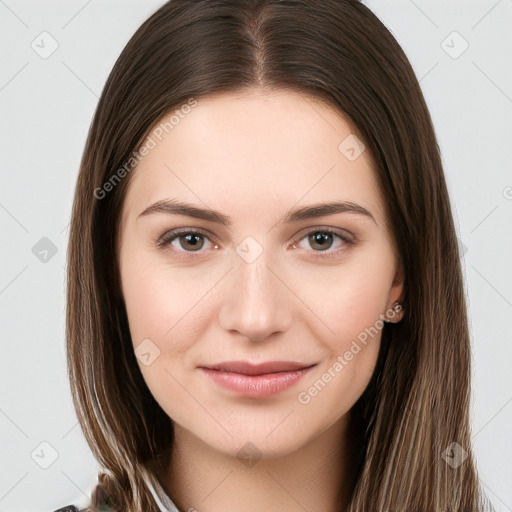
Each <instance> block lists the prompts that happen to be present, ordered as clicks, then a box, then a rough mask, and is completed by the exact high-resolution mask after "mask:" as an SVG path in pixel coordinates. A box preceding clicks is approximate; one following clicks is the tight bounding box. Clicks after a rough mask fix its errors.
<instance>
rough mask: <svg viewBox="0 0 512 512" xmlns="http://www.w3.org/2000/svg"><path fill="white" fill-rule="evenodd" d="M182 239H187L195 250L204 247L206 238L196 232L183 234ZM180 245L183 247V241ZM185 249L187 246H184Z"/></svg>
mask: <svg viewBox="0 0 512 512" xmlns="http://www.w3.org/2000/svg"><path fill="white" fill-rule="evenodd" d="M180 239H181V240H183V239H185V240H186V243H187V244H190V245H191V247H192V249H193V250H198V249H201V248H202V247H203V244H204V240H203V239H202V236H201V235H196V234H188V235H181V236H180ZM180 245H181V246H182V247H183V243H181V242H180ZM183 249H187V247H183Z"/></svg>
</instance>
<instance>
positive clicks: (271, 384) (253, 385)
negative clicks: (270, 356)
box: [201, 366, 313, 398]
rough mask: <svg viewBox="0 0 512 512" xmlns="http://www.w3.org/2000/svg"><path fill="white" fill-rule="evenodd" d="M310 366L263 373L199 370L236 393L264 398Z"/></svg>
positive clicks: (292, 381)
mask: <svg viewBox="0 0 512 512" xmlns="http://www.w3.org/2000/svg"><path fill="white" fill-rule="evenodd" d="M312 368H313V367H312V366H311V367H309V368H303V369H302V370H296V371H293V372H279V373H267V374H264V375H244V374H241V373H234V372H225V371H220V370H212V369H210V368H201V370H203V372H204V373H206V374H207V375H208V376H209V377H210V378H211V379H212V380H213V381H214V382H216V383H217V384H218V385H219V386H221V387H223V388H225V389H228V390H230V391H234V392H235V393H236V394H238V395H242V396H245V397H249V398H265V397H267V396H272V395H276V394H278V393H281V391H284V390H285V389H288V388H290V387H291V386H293V385H294V384H296V383H297V382H299V380H300V379H302V377H303V376H304V375H305V374H306V373H307V372H308V371H309V370H311V369H312Z"/></svg>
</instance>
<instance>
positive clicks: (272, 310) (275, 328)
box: [219, 237, 292, 341]
mask: <svg viewBox="0 0 512 512" xmlns="http://www.w3.org/2000/svg"><path fill="white" fill-rule="evenodd" d="M236 252H237V255H236V256H235V262H234V269H233V271H232V272H231V279H232V281H231V282H232V287H230V289H229V291H228V292H227V296H224V297H223V302H222V307H221V310H220V319H219V320H220V323H221V326H222V327H223V328H224V329H225V330H229V331H238V332H239V333H240V334H242V335H243V336H246V337H248V338H249V339H250V340H251V341H262V340H264V339H266V338H268V337H269V336H270V335H271V334H272V333H273V332H279V331H285V330H287V329H288V328H289V326H290V324H291V314H292V308H291V307H288V306H287V305H289V300H290V297H287V296H286V295H287V293H286V292H287V290H286V287H285V286H284V285H283V283H282V282H281V281H280V279H279V278H277V277H276V275H275V273H278V271H276V270H275V269H274V268H272V267H275V265H273V264H272V262H273V261H274V260H273V258H272V254H271V251H270V250H265V248H264V247H263V246H262V245H261V244H260V243H259V242H258V241H256V240H255V239H254V238H253V237H247V238H246V239H244V241H242V242H241V243H240V244H239V245H238V246H237V248H236ZM271 269H272V270H271ZM288 293H289V292H288Z"/></svg>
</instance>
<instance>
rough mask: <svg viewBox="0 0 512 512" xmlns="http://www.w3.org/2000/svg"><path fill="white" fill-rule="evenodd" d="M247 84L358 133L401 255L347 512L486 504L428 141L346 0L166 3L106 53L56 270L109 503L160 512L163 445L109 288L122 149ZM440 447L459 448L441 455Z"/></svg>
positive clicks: (440, 181)
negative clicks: (62, 259)
mask: <svg viewBox="0 0 512 512" xmlns="http://www.w3.org/2000/svg"><path fill="white" fill-rule="evenodd" d="M254 87H256V88H260V89H268V90H278V89H279V90H288V91H296V92H299V93H301V94H303V95H304V96H305V97H308V96H309V97H314V98H316V99H320V100H323V101H325V102H327V103H328V104H329V105H330V106H331V107H332V108H334V109H337V110H338V111H339V112H341V113H342V115H344V116H346V117H347V118H348V119H349V120H350V121H351V123H352V124H353V125H354V126H355V127H356V128H357V130H358V132H359V134H360V135H361V137H362V138H363V140H364V143H365V144H366V146H367V148H368V149H369V150H370V151H371V154H372V156H373V158H374V161H375V166H376V169H377V172H378V176H377V178H378V180H379V184H380V186H381V189H382V191H383V195H384V197H385V200H386V204H385V208H386V213H387V218H388V222H389V224H390V228H391V232H392V233H393V235H394V237H395V240H396V244H397V247H398V249H399V251H400V256H401V260H402V262H403V265H404V271H405V292H404V293H405V295H404V300H403V303H404V307H405V317H404V319H403V320H402V321H401V322H399V323H397V324H386V325H385V327H384V329H383V332H382V340H381V351H380V354H379V359H378V362H377V367H376V369H375V372H374V374H373V377H372V380H371V382H370V384H369V385H368V387H367V389H366V390H365V392H364V394H363V395H362V396H361V397H360V399H359V400H358V402H357V403H356V404H355V405H354V407H353V409H352V410H351V412H350V418H351V425H352V431H353V432H354V440H355V441H357V444H356V446H357V452H358V454H359V458H358V460H359V465H358V467H357V468H356V469H357V471H356V474H355V479H354V485H353V489H352V494H351V496H350V501H349V504H348V507H347V509H346V511H348V512H356V511H357V512H376V511H379V512H380V511H393V512H406V511H407V512H420V511H428V512H442V511H450V512H453V511H462V512H473V511H480V510H484V508H485V507H487V508H485V510H489V508H488V507H489V505H488V504H486V503H485V495H484V493H483V492H482V489H481V487H480V483H479V479H478V476H477V471H476V467H475V462H474V457H473V452H472V448H471V436H470V424H469V412H468V411H469V402H470V337H469V329H468V319H467V310H466V301H465V292H464V287H463V279H462V272H461V264H460V259H459V256H460V255H459V249H458V242H457V237H456V231H455V227H454V222H453V218H452V212H451V206H450V201H449V196H448V192H447V187H446V183H445V177H444V174H443V168H442V164H441V158H440V152H439V147H438V144H437V141H436V136H435V133H434V128H433V125H432V121H431V117H430V115H429V112H428V109H427V106H426V104H425V100H424V97H423V95H422V92H421V89H420V86H419V84H418V81H417V79H416V77H415V75H414V72H413V70H412V67H411V65H410V63H409V61H408V60H407V58H406V56H405V54H404V52H403V51H402V49H401V48H400V46H399V45H398V43H397V42H396V40H395V39H394V37H393V36H392V35H391V33H390V32H389V31H388V29H387V28H386V27H385V26H384V25H383V24H382V22H381V21H379V19H378V18H377V17H376V16H375V15H374V14H373V13H372V12H371V11H370V10H369V9H368V8H367V7H366V6H365V5H363V4H362V3H360V2H359V1H356V0H315V1H314V2H312V1H308V0H289V1H286V2H285V1H282V0H252V1H251V0H171V1H170V2H167V3H166V4H164V5H163V6H162V7H161V8H160V9H158V11H156V12H155V13H154V14H153V15H152V16H151V17H150V18H149V19H148V20H146V21H145V22H144V23H143V24H142V26H141V27H140V28H139V29H138V30H137V32H136V33H135V34H134V36H133V37H132V38H131V40H130V41H129V42H128V44H127V45H126V47H125V49H124V50H123V52H122V53H121V55H120V57H119V58H118V60H117V62H116V63H115V66H114V68H113V70H112V72H111V74H110V76H109V78H108V80H107V82H106V85H105V87H104V90H103V92H102V95H101V98H100V101H99V104H98V106H97V110H96V113H95V116H94V119H93V121H92V125H91V127H90V131H89V134H88V138H87V142H86V146H85V150H84V154H83V159H82V162H81V168H80V173H79V176H78V181H77V185H76V195H75V200H74V205H73V212H72V220H71V226H70V240H69V249H68V266H67V281H68V288H67V313H66V314H67V317H66V320H67V331H66V334H67V357H68V370H69V376H70V383H71V390H72V395H73V401H74V405H75V408H76V412H77V415H78V419H79V421H80V424H81V427H82V429H83V432H84V435H85V437H86V440H87V442H88V443H89V446H90V448H91V450H92V452H93V453H94V455H95V457H96V458H97V460H98V461H99V463H100V465H101V468H102V471H101V473H100V474H99V475H98V477H99V481H100V483H101V484H102V485H103V487H104V489H105V490H106V492H107V493H108V495H109V496H110V498H111V501H112V503H113V504H114V507H115V508H117V509H120V510H123V511H127V512H131V511H134V512H135V511H137V512H141V511H144V512H152V511H156V510H158V508H157V506H156V503H155V502H154V499H153V497H152V496H151V493H150V492H149V490H148V487H147V485H146V481H145V478H144V477H146V478H149V479H151V478H154V474H155V472H154V471H153V469H152V466H151V461H154V460H158V457H159V456H162V454H166V453H169V452H170V450H171V448H172V443H173V424H172V421H171V419H170V418H169V417H168V416H167V415H166V414H165V412H164V411H163V410H162V409H161V408H160V406H159V405H158V404H157V402H156V401H155V400H154V398H153V396H152V395H151V393H150V391H149V390H148V388H147V386H146V384H145V382H144V379H143V377H142V374H141V372H140V369H139V366H138V364H137V361H136V358H135V355H134V351H133V346H132V343H131V339H130V333H129V329H128V322H127V317H126V311H125V308H124V304H123V299H122V296H121V294H120V286H119V273H118V268H117V264H116V262H117V252H116V251H117V246H116V240H117V236H118V226H119V214H120V211H121V207H122V204H123V200H124V197H125V194H126V190H127V186H128V184H129V182H130V177H131V176H132V174H133V172H136V161H135V160H136V159H135V160H134V157H133V155H134V152H136V151H137V150H138V148H140V147H141V144H142V142H143V141H144V140H145V138H146V137H147V134H148V133H149V132H150V130H151V129H152V127H153V126H154V125H155V123H156V122H157V121H158V120H160V119H162V118H163V116H164V115H170V114H172V112H173V110H179V109H180V108H182V106H183V105H186V104H190V100H191V99H192V98H193V99H195V101H199V102H200V101H201V98H204V97H206V96H208V95H210V94H213V93H229V92H237V91H242V90H244V89H247V88H254ZM127 162H128V164H127ZM122 169H124V171H122ZM107 183H110V185H107ZM356 433H359V435H356ZM453 443H457V445H453ZM447 450H448V451H447ZM450 450H451V451H450ZM462 450H463V451H462ZM454 452H456V454H458V456H459V458H460V460H461V461H462V459H463V457H461V454H464V456H467V458H465V460H463V462H462V463H461V464H460V465H457V464H449V463H448V462H449V461H448V458H449V457H450V455H453V453H454ZM452 458H453V457H452ZM340 485H341V482H340Z"/></svg>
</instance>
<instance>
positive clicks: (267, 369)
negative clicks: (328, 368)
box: [202, 361, 315, 375]
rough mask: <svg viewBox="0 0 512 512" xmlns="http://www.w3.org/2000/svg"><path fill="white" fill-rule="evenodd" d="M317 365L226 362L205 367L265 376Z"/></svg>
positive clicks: (274, 362)
mask: <svg viewBox="0 0 512 512" xmlns="http://www.w3.org/2000/svg"><path fill="white" fill-rule="evenodd" d="M314 365H315V364H308V363H306V364H305V363H297V362H294V361H267V362H265V363H260V364H253V363H249V362H248V361H224V362H223V363H218V364H213V365H209V366H203V367H202V368H208V369H210V370H219V371H225V372H233V373H242V374H244V375H265V374H267V373H277V372H292V371H296V370H302V369H304V368H309V367H311V366H314Z"/></svg>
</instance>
